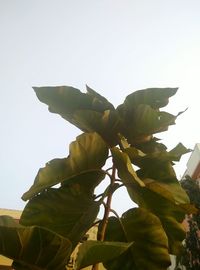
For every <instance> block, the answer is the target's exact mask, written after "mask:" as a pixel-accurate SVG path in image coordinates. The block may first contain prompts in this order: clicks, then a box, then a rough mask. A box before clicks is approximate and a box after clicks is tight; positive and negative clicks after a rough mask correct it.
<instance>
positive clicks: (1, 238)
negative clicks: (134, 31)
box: [0, 216, 71, 270]
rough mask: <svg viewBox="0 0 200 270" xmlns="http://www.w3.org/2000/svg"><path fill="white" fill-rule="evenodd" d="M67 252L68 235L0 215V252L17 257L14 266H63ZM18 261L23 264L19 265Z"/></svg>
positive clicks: (36, 269)
mask: <svg viewBox="0 0 200 270" xmlns="http://www.w3.org/2000/svg"><path fill="white" fill-rule="evenodd" d="M70 253H71V242H70V241H69V240H68V239H67V238H64V237H62V236H60V235H58V234H56V233H54V232H52V231H49V230H47V229H45V228H41V227H37V226H31V227H24V226H21V225H19V224H17V223H16V222H15V221H14V220H13V219H12V218H11V217H8V216H0V254H2V255H4V256H6V257H8V258H10V259H13V260H14V261H16V262H17V263H18V267H17V268H16V269H33V270H65V266H66V264H67V261H68V259H69V256H70ZM20 264H21V265H22V266H23V267H24V268H19V265H20ZM25 267H26V268H25Z"/></svg>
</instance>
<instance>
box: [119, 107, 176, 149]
mask: <svg viewBox="0 0 200 270" xmlns="http://www.w3.org/2000/svg"><path fill="white" fill-rule="evenodd" d="M175 119H176V116H174V115H172V114H169V113H167V112H160V111H157V110H155V109H152V108H151V107H150V106H149V105H146V104H139V105H138V106H136V107H135V108H133V109H132V111H130V112H127V113H126V115H125V117H124V118H122V121H123V128H122V130H121V133H122V134H124V135H125V136H126V137H127V139H128V141H129V142H130V143H131V144H132V145H134V144H138V143H141V142H145V141H146V140H147V139H148V140H149V139H150V138H151V135H153V134H155V133H158V132H163V131H166V130H167V129H168V126H169V125H174V124H175Z"/></svg>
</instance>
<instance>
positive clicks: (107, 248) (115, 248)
mask: <svg viewBox="0 0 200 270" xmlns="http://www.w3.org/2000/svg"><path fill="white" fill-rule="evenodd" d="M131 245H132V243H123V242H107V241H103V242H101V241H92V240H90V241H86V242H84V243H83V244H82V245H81V246H80V248H79V252H78V257H77V262H76V267H75V269H77V270H78V269H82V268H84V267H87V266H89V265H93V264H96V263H99V262H103V263H104V262H107V261H110V260H112V259H113V258H116V257H118V256H120V255H121V254H122V253H124V252H125V251H127V250H128V249H129V248H130V246H131Z"/></svg>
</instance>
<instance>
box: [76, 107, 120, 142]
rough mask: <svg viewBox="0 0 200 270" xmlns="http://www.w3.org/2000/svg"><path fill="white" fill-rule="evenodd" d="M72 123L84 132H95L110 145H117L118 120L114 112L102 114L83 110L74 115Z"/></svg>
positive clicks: (107, 111) (108, 111) (109, 111)
mask: <svg viewBox="0 0 200 270" xmlns="http://www.w3.org/2000/svg"><path fill="white" fill-rule="evenodd" d="M73 117H74V122H75V123H78V126H79V128H81V129H82V130H85V131H96V132H97V133H98V134H100V135H101V137H102V138H103V139H104V140H105V141H106V142H107V143H108V144H109V145H110V146H114V145H116V144H118V142H119V138H118V133H119V130H120V120H119V117H118V114H117V112H116V111H114V110H106V111H104V112H103V113H99V112H95V111H91V110H84V111H76V112H75V113H74V116H73Z"/></svg>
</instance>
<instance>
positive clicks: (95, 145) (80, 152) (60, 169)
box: [22, 133, 108, 200]
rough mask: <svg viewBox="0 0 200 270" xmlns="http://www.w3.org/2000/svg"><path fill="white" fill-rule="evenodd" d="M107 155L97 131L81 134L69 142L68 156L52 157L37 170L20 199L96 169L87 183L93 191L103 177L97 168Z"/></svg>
mask: <svg viewBox="0 0 200 270" xmlns="http://www.w3.org/2000/svg"><path fill="white" fill-rule="evenodd" d="M107 156H108V147H107V145H106V144H105V142H104V141H103V139H102V138H101V137H100V136H99V135H98V134H97V133H83V134H81V135H80V136H78V137H77V138H76V141H74V142H72V143H71V144H70V149H69V157H68V158H64V159H54V160H52V161H50V162H48V163H47V164H46V166H45V167H44V168H42V169H40V170H39V172H38V174H37V176H36V178H35V181H34V183H33V185H32V186H31V188H30V189H29V190H28V191H27V192H26V193H24V195H23V196H22V199H23V200H28V199H30V198H32V197H33V196H35V195H36V194H38V193H39V192H41V191H43V190H45V189H46V188H49V187H51V186H54V185H56V184H58V183H63V182H64V181H65V182H66V181H67V180H68V179H72V178H75V177H76V176H79V175H82V174H86V173H88V172H95V171H96V174H94V177H93V181H91V182H89V183H87V187H88V190H90V191H92V192H93V190H94V188H95V187H96V185H98V184H99V182H100V181H101V180H102V178H103V174H102V173H100V172H99V170H100V169H101V168H102V166H103V165H104V164H105V161H106V159H107Z"/></svg>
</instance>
